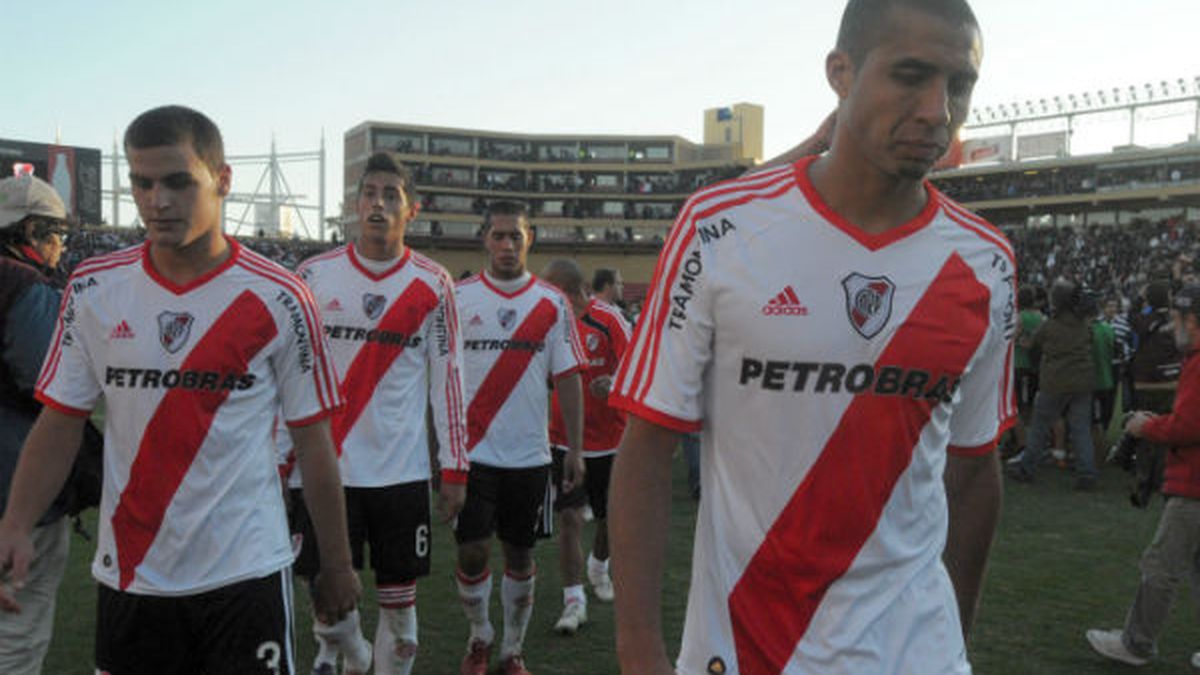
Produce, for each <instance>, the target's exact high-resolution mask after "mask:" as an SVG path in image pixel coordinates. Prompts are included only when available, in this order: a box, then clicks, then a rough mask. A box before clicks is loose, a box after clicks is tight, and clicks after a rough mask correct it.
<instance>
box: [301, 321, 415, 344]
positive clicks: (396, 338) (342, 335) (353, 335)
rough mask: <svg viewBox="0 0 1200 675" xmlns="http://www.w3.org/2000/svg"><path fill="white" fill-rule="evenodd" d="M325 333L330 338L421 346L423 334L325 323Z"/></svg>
mask: <svg viewBox="0 0 1200 675" xmlns="http://www.w3.org/2000/svg"><path fill="white" fill-rule="evenodd" d="M325 335H326V336H327V337H329V339H330V340H350V341H353V342H378V343H380V344H385V345H401V346H404V347H419V346H421V336H419V335H405V334H404V333H397V332H395V331H390V330H379V329H375V328H359V327H357V326H338V325H333V324H328V323H327V324H325Z"/></svg>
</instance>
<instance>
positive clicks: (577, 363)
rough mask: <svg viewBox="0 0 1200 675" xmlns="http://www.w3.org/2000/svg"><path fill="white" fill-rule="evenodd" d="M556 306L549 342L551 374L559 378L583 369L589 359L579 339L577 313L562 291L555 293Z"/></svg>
mask: <svg viewBox="0 0 1200 675" xmlns="http://www.w3.org/2000/svg"><path fill="white" fill-rule="evenodd" d="M554 307H555V309H556V310H557V311H558V316H557V317H555V319H554V326H553V327H552V328H551V329H550V335H549V336H548V338H549V339H548V340H547V344H548V346H549V348H550V374H551V375H552V376H554V377H555V378H559V377H566V376H567V375H570V374H571V373H574V372H576V371H579V370H582V369H583V368H584V367H585V366H586V365H587V362H588V361H587V355H586V354H585V353H584V351H583V343H582V342H581V341H580V339H579V328H578V327H577V326H576V325H575V314H574V312H572V311H571V307H570V306H569V305H568V304H567V299H566V297H565V296H563V295H562V294H561V293H555V294H554Z"/></svg>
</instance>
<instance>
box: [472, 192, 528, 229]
mask: <svg viewBox="0 0 1200 675" xmlns="http://www.w3.org/2000/svg"><path fill="white" fill-rule="evenodd" d="M493 216H515V217H516V218H517V220H524V221H525V226H526V227H529V207H528V206H526V205H525V203H524V202H518V201H514V200H511V199H501V200H497V201H494V202H492V203H490V204H488V205H487V210H486V211H484V212H483V225H482V226H481V228H480V233H481V234H487V231H488V230H489V229H491V227H492V217H493Z"/></svg>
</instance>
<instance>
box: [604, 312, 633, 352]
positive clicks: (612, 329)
mask: <svg viewBox="0 0 1200 675" xmlns="http://www.w3.org/2000/svg"><path fill="white" fill-rule="evenodd" d="M605 319H606V320H605V323H607V324H608V333H609V335H610V336H611V339H612V350H613V356H614V357H616V359H617V360H618V361H619V360H620V359H621V358H622V357H624V356H625V352H626V351H628V350H629V341H630V339H631V338H632V336H633V335H632V334H633V329H632V328H630V327H629V322H628V321H626V320H625V317H623V316H621V313H620V310H618V309H616V308H613V311H612V312H610V313H608V314H606V315H605Z"/></svg>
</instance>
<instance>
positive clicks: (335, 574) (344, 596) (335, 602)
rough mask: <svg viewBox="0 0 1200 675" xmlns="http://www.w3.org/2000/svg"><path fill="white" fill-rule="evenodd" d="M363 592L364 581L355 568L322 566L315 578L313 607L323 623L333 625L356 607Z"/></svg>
mask: <svg viewBox="0 0 1200 675" xmlns="http://www.w3.org/2000/svg"><path fill="white" fill-rule="evenodd" d="M361 594H362V583H361V582H360V581H359V580H358V574H356V573H355V572H354V570H353V569H351V568H349V567H345V568H336V569H331V570H326V569H324V568H322V569H321V571H320V572H318V573H317V578H316V579H315V580H313V587H312V596H313V598H312V600H313V609H314V611H315V613H316V615H317V618H318V619H320V620H321V623H324V624H327V625H330V626H332V625H333V624H335V623H337V622H339V621H341V620H342V619H343V618H344V617H345V616H346V615H347V614H349V613H350V612H351V611H352V610H353V609H354V608H355V606H356V605H357V604H358V597H359V595H361Z"/></svg>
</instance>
